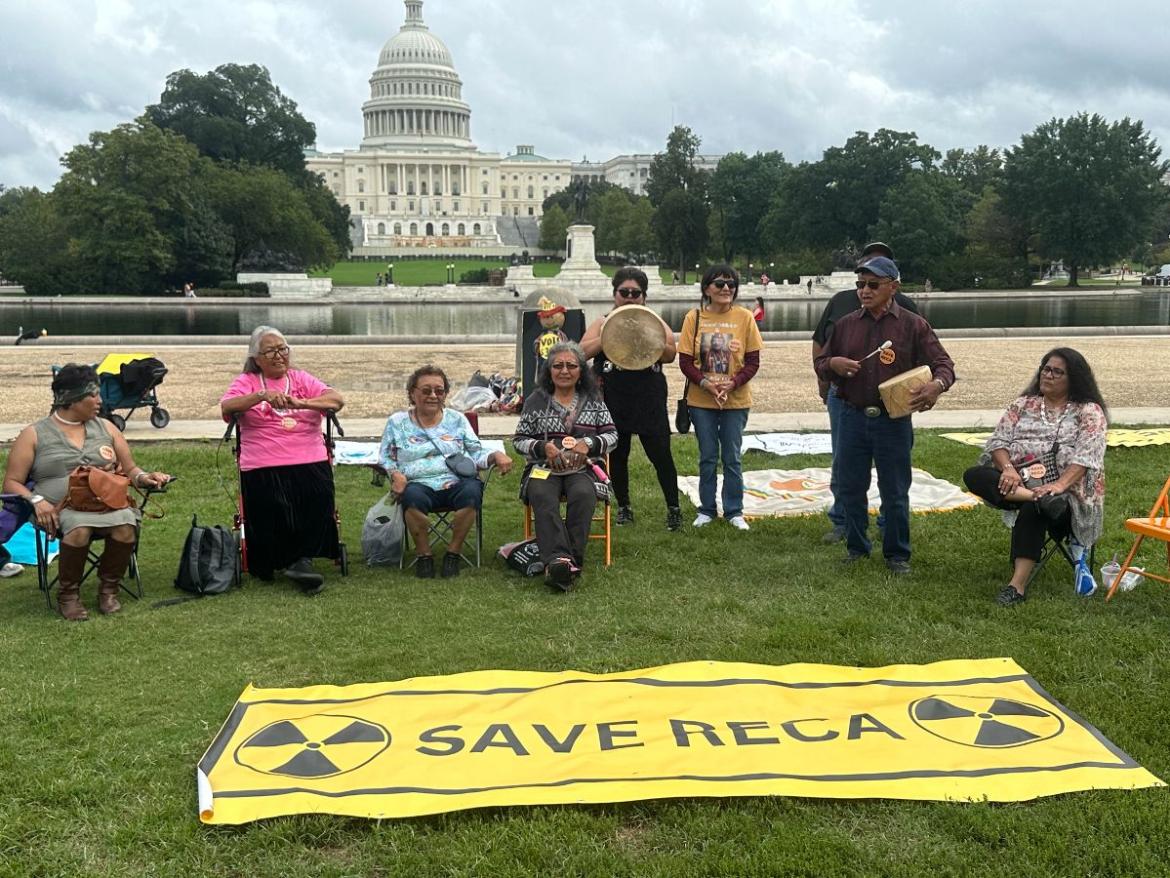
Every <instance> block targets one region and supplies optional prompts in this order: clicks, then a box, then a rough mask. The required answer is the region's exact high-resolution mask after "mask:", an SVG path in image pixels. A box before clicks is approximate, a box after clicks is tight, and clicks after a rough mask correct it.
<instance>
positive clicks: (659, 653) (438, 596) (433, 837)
mask: <svg viewBox="0 0 1170 878" xmlns="http://www.w3.org/2000/svg"><path fill="white" fill-rule="evenodd" d="M675 451H676V458H677V460H678V462H679V469H680V471H682V472H684V473H687V472H694V471H695V469H696V452H695V445H694V440H693V438H690V437H688V438H684V439H676V443H675ZM137 455H138V458H139V460H140V461H141V462H142V463H144V464H146V465H148V466H150V467H152V468H154V467H157V468H161V469H167V470H170V471H172V472H175V473H178V474H180V475H182V477H183V478H182V480H181V481H180V482H178V483H177V484H176V485H175V487H174V489H173V493H172V494H171V495H170V496H168V497H167V498H166V500H165V505H166V506H167V511H168V514H167V516H166V517H165V518H164V519H162V520H161V521H151V522H148V524H147V529H146V533H145V535H144V538H143V550H142V565H143V573H144V579H145V581H146V587H147V590H148V595H147V599H146V600H144V601H142V602H134V601H128V606H127V608H126V610H125V611H124V612H123V613H122V614H121V615H119V616H116V617H112V618H100V617H96V614H95V618H93V619H91V621H89V622H87V623H85V624H73V625H68V624H66V623H64V622H62V621H60V620H59V619H57V618H56V617H54V616H53V615H51V614H50V613H49V611H47V610H46V609H45V607H44V604H43V602H42V601H41V599H40V596H39V594H38V593H37V591H36V583H35V579H34V576H33V571H31V570H29V571H26V572H25V574H23V575H22V576H20V577H18V578H16V579H13V580H3V581H2V583H3V584H2V585H0V616H2V617H3V619H4V621H3V623H2V624H3V632H4V646H3V649H4V659H5V660H4V666H3V670H2V671H0V699H2V701H3V706H4V709H3V710H2V711H0V742H2V745H0V777H2V778H3V787H4V792H3V796H0V874H3V875H22V876H23V875H45V876H57V875H69V876H89V875H95V876H96V875H103V876H114V875H116V876H138V875H151V876H155V875H175V876H195V875H247V876H270V875H336V876H354V875H362V876H369V875H410V876H421V875H519V874H549V875H662V876H667V875H669V876H677V875H775V874H789V875H818V876H826V875H841V876H844V875H851V876H852V875H898V876H906V875H923V876H941V875H963V876H969V875H988V876H1003V875H1028V876H1037V875H1053V876H1056V875H1060V876H1064V875H1151V876H1153V875H1164V874H1165V873H1166V863H1167V862H1170V835H1168V834H1167V832H1166V830H1165V827H1166V826H1167V825H1168V823H1170V796H1168V795H1167V793H1166V791H1165V790H1158V789H1155V790H1144V791H1138V792H1108V791H1102V792H1090V793H1082V794H1076V795H1068V796H1061V797H1056V798H1051V799H1045V800H1040V801H1036V802H1032V803H1026V804H1020V805H986V804H982V805H981V804H942V803H923V802H897V801H831V800H812V799H795V798H775V799H752V798H745V799H728V800H678V801H648V802H641V803H633V804H622V805H608V806H595V807H543V808H514V809H498V810H484V811H473V812H465V813H458V814H453V815H449V816H439V817H433V818H425V819H414V820H404V821H384V822H371V821H364V820H352V819H344V818H334V817H311V818H309V817H298V818H290V819H278V820H269V821H265V822H262V823H258V824H253V825H248V826H243V827H238V828H218V829H209V828H206V827H204V826H202V825H200V823H199V822H198V820H197V818H196V802H195V783H194V766H195V764H196V762H197V760H198V759H199V757H200V756H201V755H202V753H203V751H204V749H205V748H206V746H207V745H208V743H209V742H210V741H211V739H212V737H213V736H214V734H215V732H216V730H217V729H218V728H219V725H220V723H221V722H222V721H223V720H224V719H225V718H226V717H227V715H228V711H229V710H230V709H231V706H232V704H233V703H234V701H235V699H236V697H237V696H238V695H239V694H240V692H241V690H242V689H243V688H244V686H245V685H246V684H247V683H249V682H253V683H256V684H257V685H259V686H271V687H277V686H299V685H307V684H315V683H337V684H345V683H351V682H359V681H388V680H395V679H400V678H404V677H408V676H419V675H428V674H446V673H453V672H458V671H465V670H470V669H477V668H526V669H535V670H549V671H553V670H560V669H566V668H576V669H582V670H586V671H597V672H606V671H615V670H621V669H630V668H638V667H644V666H652V665H657V664H662V663H667V662H674V661H684V660H693V659H716V660H726V661H745V662H761V663H768V664H785V663H788V662H798V661H813V662H829V663H838V664H844V665H863V666H874V665H884V664H890V663H898V662H930V661H934V660H938V659H946V658H959V657H970V658H977V657H989V656H1011V657H1013V658H1015V659H1016V660H1017V661H1019V662H1020V663H1021V664H1022V665H1023V666H1024V667H1025V668H1027V669H1028V670H1029V671H1031V672H1032V673H1033V674H1034V675H1035V676H1036V678H1037V679H1038V680H1039V681H1040V682H1041V684H1042V685H1044V686H1045V687H1046V688H1047V689H1048V690H1049V691H1050V692H1052V693H1053V695H1054V696H1055V697H1056V698H1057V699H1059V700H1060V701H1062V702H1063V703H1064V704H1066V705H1067V706H1068V707H1070V708H1071V709H1073V710H1075V711H1077V712H1079V713H1081V714H1082V715H1084V716H1085V717H1086V718H1087V719H1088V720H1089V721H1090V722H1093V723H1094V724H1096V725H1097V726H1098V727H1100V729H1101V730H1102V731H1103V732H1104V733H1105V734H1106V735H1107V736H1108V737H1109V738H1111V739H1112V740H1113V741H1114V742H1116V743H1117V744H1118V745H1119V746H1121V747H1122V748H1123V749H1125V750H1126V751H1127V752H1129V753H1130V754H1131V755H1132V756H1134V757H1135V758H1136V759H1137V760H1138V761H1139V762H1141V763H1142V764H1143V765H1145V766H1146V767H1147V768H1149V769H1150V770H1151V771H1153V772H1154V773H1155V774H1158V775H1159V776H1161V777H1163V778H1166V777H1170V748H1168V747H1167V742H1168V734H1167V731H1166V724H1165V705H1166V704H1167V703H1170V691H1168V690H1170V684H1168V683H1167V671H1166V669H1167V665H1168V660H1170V646H1168V645H1167V644H1168V638H1167V627H1166V618H1167V610H1166V607H1167V597H1168V596H1167V594H1166V593H1165V589H1164V588H1163V587H1162V586H1160V585H1158V584H1156V583H1143V584H1142V585H1141V586H1139V587H1138V589H1137V590H1135V591H1134V592H1132V593H1130V594H1126V595H1122V596H1121V597H1120V598H1119V599H1117V600H1114V601H1113V602H1112V603H1111V604H1110V605H1108V606H1107V605H1106V604H1105V603H1104V601H1103V599H1102V597H1101V596H1100V595H1098V596H1096V597H1093V598H1091V599H1087V600H1085V599H1078V598H1076V597H1074V596H1073V593H1072V582H1071V575H1070V573H1069V571H1068V569H1067V566H1066V565H1064V564H1063V562H1061V563H1059V564H1058V563H1053V564H1052V565H1051V567H1050V569H1049V570H1048V571H1046V572H1045V573H1044V575H1043V577H1042V578H1041V580H1040V581H1039V582H1038V584H1037V585H1036V586H1035V587H1034V593H1033V596H1032V599H1031V600H1029V601H1028V603H1026V604H1024V605H1023V606H1021V607H1019V608H1017V609H1014V610H1002V609H1000V608H999V607H997V606H996V605H995V604H994V602H993V597H994V594H995V592H996V591H997V590H998V588H999V587H1000V586H1001V585H1002V584H1003V582H1004V581H1005V580H1006V571H1007V562H1006V558H1007V551H1008V534H1007V531H1006V530H1005V529H1004V527H1003V525H1002V524H1001V522H1000V519H999V516H998V515H997V514H994V513H993V512H991V511H989V510H986V509H982V508H981V509H975V510H969V511H959V512H952V513H946V514H937V515H924V516H915V517H914V521H913V525H912V529H913V539H914V550H915V554H914V573H913V574H912V575H911V576H910V577H907V578H904V579H899V580H893V579H890V578H888V577H887V576H886V575H885V574H884V568H882V566H881V564H880V562H879V561H876V560H875V561H872V562H870V563H868V564H861V565H856V566H855V567H853V568H851V569H848V570H842V569H840V568H839V567H838V564H837V558H838V557H839V556H840V555H841V554H842V550H841V548H840V547H825V546H822V545H821V542H820V538H821V535H822V533H823V532H824V531H825V519H824V518H823V517H820V516H816V517H809V518H786V519H776V520H768V521H760V522H756V523H754V524H753V526H752V531H751V532H750V533H748V534H740V533H737V532H735V531H733V530H732V529H731V528H730V527H728V526H726V525H724V524H723V523H722V522H717V523H716V524H714V525H712V526H711V527H709V528H707V529H706V530H703V531H700V532H695V531H692V530H691V529H690V528H689V526H688V527H686V528H685V529H684V531H683V532H682V533H678V534H670V533H667V532H666V531H665V530H664V529H663V526H662V516H663V508H662V503H661V499H660V496H659V495H658V490H657V486H656V484H655V482H654V478H653V474H652V472H651V471H650V469H649V466H648V464H646V462H645V459H644V458H643V457H642V454H641V451H640V450H639V451H636V452H635V454H634V486H635V494H634V505H635V508H636V510H637V512H638V514H639V518H638V522H637V524H636V525H635V526H634V527H632V528H622V529H621V530H620V531H618V532H617V535H616V546H615V563H614V565H613V567H612V568H610V569H608V570H605V569H602V568H601V567H599V566H597V564H596V559H597V555H596V554H595V553H596V552H597V548H596V547H593V548H591V550H590V551H591V557H592V559H593V564H592V566H591V567H590V568H589V569H588V570H587V571H586V576H585V579H584V582H583V584H582V586H581V587H580V589H579V590H578V591H576V592H575V593H572V594H569V595H562V594H556V593H552V592H550V591H549V590H548V589H546V588H545V587H544V586H543V585H542V584H541V583H540V582H536V581H525V580H523V579H521V578H520V577H518V576H516V575H515V574H511V573H507V572H505V571H504V570H503V568H502V567H501V566H500V564H499V563H498V562H497V561H496V560H495V559H494V558H492V557H491V556H490V555H489V558H488V560H487V562H486V563H485V565H484V567H483V569H481V570H478V571H472V572H465V573H464V575H462V576H461V577H459V578H458V579H456V580H453V581H443V580H435V581H433V582H420V581H417V580H415V579H414V578H412V577H411V576H410V575H408V574H403V573H400V572H399V571H398V570H396V569H395V570H384V569H368V568H366V567H365V566H363V564H362V561H361V558H360V550H359V533H360V530H361V523H362V518H363V515H364V513H365V510H366V509H367V508H368V507H369V506H370V505H371V504H372V503H373V502H374V500H375V499H376V497H377V496H378V493H379V489H377V488H374V487H372V486H371V485H370V478H369V473H368V471H366V470H365V469H361V468H353V467H345V468H341V469H339V470H338V474H337V484H338V499H339V507H340V509H341V510H342V513H343V532H344V538H345V540H346V542H347V543H348V544H349V546H350V549H351V553H352V557H353V567H352V572H351V574H350V576H349V577H348V579H344V580H343V579H341V578H340V577H336V576H332V577H331V578H330V584H329V588H328V589H327V590H326V592H325V593H324V594H322V595H321V596H319V597H316V598H311V599H310V598H305V597H302V596H300V595H299V594H297V593H296V591H295V589H294V588H292V587H291V586H289V585H285V584H265V583H258V582H251V581H249V582H247V583H246V586H245V588H243V589H242V590H239V591H233V592H232V593H230V594H228V595H226V596H221V597H216V598H209V599H206V600H203V601H193V602H189V603H185V604H181V605H178V606H170V607H165V608H159V609H152V608H151V603H152V602H153V601H156V600H159V599H160V598H166V597H170V596H171V595H173V594H174V593H175V592H174V590H173V589H172V588H171V586H170V583H171V581H172V579H173V577H174V574H175V569H176V566H177V562H178V556H179V551H180V548H181V546H182V541H183V538H184V536H185V534H186V531H187V527H188V525H189V523H190V517H191V513H192V512H197V513H198V514H199V517H200V520H201V521H204V522H207V523H212V522H221V523H228V522H229V521H230V516H231V510H232V508H233V505H232V502H231V500H230V499H229V498H228V496H227V495H226V493H225V490H224V488H223V487H222V486H221V484H220V476H219V475H218V473H222V474H223V480H224V481H225V482H226V484H227V485H228V486H232V485H234V482H235V477H234V470H233V465H232V461H231V458H230V456H229V455H228V454H227V453H226V451H225V452H222V453H220V455H219V463H218V469H217V465H216V453H215V448H214V445H213V444H211V443H207V444H181V445H167V444H160V445H152V446H145V445H143V446H140V447H138V448H137ZM974 457H975V450H974V449H970V448H964V447H962V446H959V445H956V444H954V443H952V442H949V441H947V440H944V439H941V438H938V437H937V436H935V435H932V434H928V433H920V435H919V437H918V444H917V446H916V448H915V463H916V465H918V466H921V467H923V468H925V469H927V470H929V471H931V472H933V473H934V474H935V475H938V476H941V477H945V478H947V479H950V480H952V481H956V482H957V481H959V479H960V477H961V473H962V470H963V469H964V468H965V467H966V466H967V465H969V464H970V462H971V461H972V460H973V459H974ZM825 462H826V459H825V458H823V457H820V458H786V459H781V458H774V457H771V456H767V455H749V456H748V458H747V461H746V463H747V466H748V467H749V468H765V467H780V466H783V467H788V468H797V467H800V466H808V465H824V464H825ZM1168 471H1170V448H1165V447H1163V448H1141V449H1115V450H1110V451H1109V454H1108V464H1107V472H1108V484H1109V501H1108V505H1107V509H1108V527H1107V529H1106V535H1105V538H1104V539H1103V541H1102V543H1101V548H1100V550H1099V556H1098V564H1100V563H1101V562H1102V561H1104V560H1106V559H1107V558H1108V557H1109V555H1111V554H1112V553H1113V552H1114V551H1118V550H1121V549H1123V547H1124V546H1126V545H1128V540H1127V539H1126V537H1125V534H1124V531H1123V528H1122V524H1121V522H1122V520H1123V519H1124V518H1125V517H1126V516H1127V515H1134V514H1138V513H1142V512H1145V511H1147V510H1148V506H1149V504H1150V503H1151V502H1152V499H1153V497H1154V495H1155V494H1156V493H1157V490H1158V488H1159V486H1160V484H1161V482H1162V479H1163V478H1164V476H1165V474H1166V473H1167V472H1168ZM516 486H517V478H516V475H515V474H513V475H512V476H510V477H509V478H507V479H496V478H494V479H493V480H492V483H491V485H490V486H489V490H488V496H487V503H486V508H485V520H486V527H487V533H486V544H487V546H488V547H489V552H490V551H491V550H493V549H494V548H495V547H496V546H498V545H499V544H501V543H503V542H505V541H507V540H511V539H515V538H516V537H517V534H518V532H519V530H520V510H519V507H518V504H517V501H516V499H515V494H516ZM684 509H685V510H686V513H687V514H686V518H687V519H688V521H689V519H690V517H692V516H693V511H692V510H691V508H690V506H689V504H686V503H684ZM1159 555H1160V553H1159V552H1155V551H1154V550H1152V549H1151V551H1150V554H1149V556H1147V558H1146V559H1145V560H1146V563H1147V564H1155V563H1158V557H1159ZM1102 556H1103V557H1102ZM318 565H319V566H320V567H322V569H323V568H324V562H318ZM92 590H93V585H92V584H89V585H87V588H86V592H85V593H86V597H87V599H88V601H89V603H90V605H91V607H92V605H93V601H92V598H91V597H90V596H91V595H92ZM1159 704H1161V705H1163V706H1162V707H1161V708H1159V707H1158V706H1157V705H1159Z"/></svg>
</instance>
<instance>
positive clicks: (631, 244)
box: [621, 196, 655, 256]
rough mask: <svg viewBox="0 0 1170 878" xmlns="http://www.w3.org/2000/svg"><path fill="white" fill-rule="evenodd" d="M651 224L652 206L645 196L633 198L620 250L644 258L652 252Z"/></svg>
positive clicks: (652, 230)
mask: <svg viewBox="0 0 1170 878" xmlns="http://www.w3.org/2000/svg"><path fill="white" fill-rule="evenodd" d="M653 223H654V205H652V204H651V203H650V199H649V198H646V197H645V196H640V197H638V198H635V199H634V203H633V204H631V205H630V211H629V213H628V214H627V215H626V224H625V227H624V228H623V229H622V235H621V242H622V243H621V249H622V250H623V251H624V252H626V253H630V254H634V255H637V256H644V255H646V254H648V253H650V252H651V251H652V250H654V249H655V247H654V244H655V241H654V228H653Z"/></svg>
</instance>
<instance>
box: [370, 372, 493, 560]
mask: <svg viewBox="0 0 1170 878" xmlns="http://www.w3.org/2000/svg"><path fill="white" fill-rule="evenodd" d="M450 390H451V383H450V382H449V381H448V380H447V375H446V373H445V372H444V371H443V370H442V369H440V368H439V367H438V366H429V365H428V366H420V367H419V368H417V369H415V370H414V372H413V374H411V376H410V378H409V379H408V380H407V382H406V398H407V399H408V400H409V401H410V408H408V409H407V410H406V411H402V412H395V413H394V414H392V415H391V416H390V418H389V420H387V421H386V429H385V430H384V431H383V433H382V446H381V448H380V449H379V452H378V460H379V462H380V463H381V464H382V467H383V469H385V470H386V472H387V473H389V474H390V490H391V491H392V492H393V493H394V495H395V496H396V497H398V498H399V502H400V503H402V508H403V510H404V511H403V519H404V521H405V522H406V527H407V528H408V529H409V530H410V536H411V539H413V540H414V545H415V550H416V551H415V562H414V575H415V576H417V577H418V578H419V579H433V578H434V575H435V559H434V557H433V556H432V555H431V541H430V534H429V532H428V531H429V526H430V522H429V519H428V518H427V516H428V515H429V514H430V513H431V511H432V510H434V509H454V510H455V514H454V515H453V516H452V517H451V539H450V540H449V541H448V543H447V551H446V553H445V554H444V555H443V566H442V571H441V573H442V576H443V578H444V579H447V578H450V577H452V576H458V575H459V560H460V558H459V556H460V553H461V552H462V551H463V541H464V540H465V539H466V538H467V533H468V531H470V530H471V525H472V523H473V522H474V521H475V513H476V510H478V509H479V507H480V505H481V504H482V503H483V482H481V481H480V480H479V478H478V477H477V476H476V475H475V474H474V473H471V472H470V471H469V472H467V473H465V474H460V473H457V472H455V471H454V469H453V468H452V467H453V466H455V463H454V461H452V462H451V463H450V464H448V458H450V457H451V455H466V456H467V457H469V458H470V459H471V460H472V461H473V462H474V464H475V468H476V469H477V470H479V469H486V468H487V467H488V466H491V465H495V467H496V468H497V469H499V471H500V472H501V473H505V474H506V473H508V472H509V471H510V470H511V469H512V458H510V457H508V455H506V454H504V453H503V452H502V451H494V452H492V453H490V454H489V453H488V452H487V451H486V450H484V447H483V446H482V445H481V444H480V442H479V437H478V436H476V435H475V431H474V430H473V429H472V428H471V424H470V423H469V422H468V420H467V418H466V417H465V416H464V414H463V413H462V412H459V411H455V410H454V409H448V408H445V407H444V405H443V403H444V400H446V398H447V393H448V392H449V391H450Z"/></svg>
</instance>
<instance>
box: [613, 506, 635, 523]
mask: <svg viewBox="0 0 1170 878" xmlns="http://www.w3.org/2000/svg"><path fill="white" fill-rule="evenodd" d="M633 523H634V510H633V509H631V508H630V507H629V506H619V507H618V514H617V521H615V522H614V524H616V525H617V526H618V527H621V526H622V525H623V524H633Z"/></svg>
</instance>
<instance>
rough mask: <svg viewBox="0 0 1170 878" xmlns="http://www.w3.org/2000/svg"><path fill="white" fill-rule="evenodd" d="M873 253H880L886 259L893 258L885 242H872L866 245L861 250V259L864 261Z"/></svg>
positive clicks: (891, 250)
mask: <svg viewBox="0 0 1170 878" xmlns="http://www.w3.org/2000/svg"><path fill="white" fill-rule="evenodd" d="M875 253H880V254H881V255H882V256H884V257H886V259H893V258H894V251H893V249H892V248H891V247H890V245H889V244H887V243H886V242H885V241H872V242H870V243H869V244H866V245H865V247H863V248H862V250H861V258H862V259H865V258H866V257H867V256H872V255H873V254H875Z"/></svg>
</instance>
